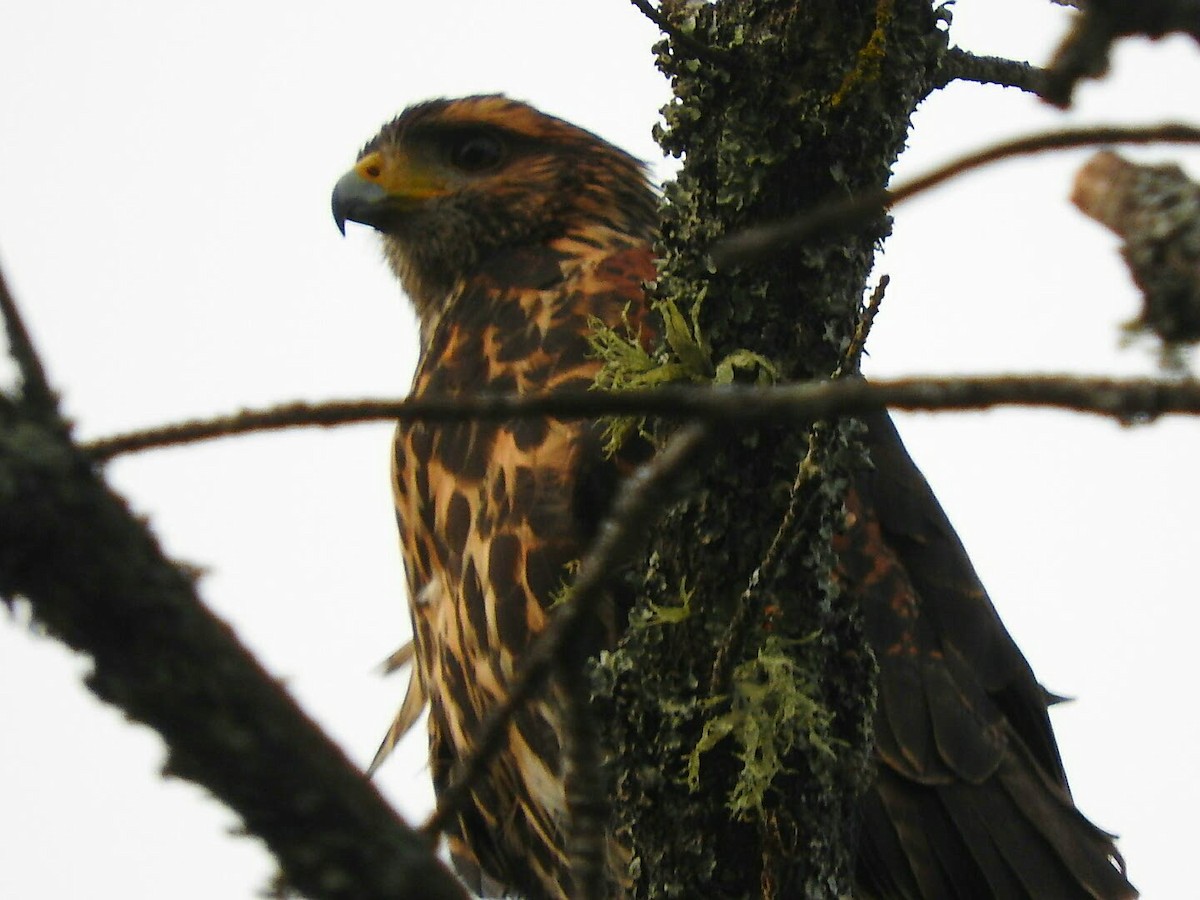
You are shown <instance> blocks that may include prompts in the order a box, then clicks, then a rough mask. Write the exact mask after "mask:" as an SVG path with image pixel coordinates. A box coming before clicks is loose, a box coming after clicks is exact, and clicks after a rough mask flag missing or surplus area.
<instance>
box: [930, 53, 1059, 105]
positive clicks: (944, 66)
mask: <svg viewBox="0 0 1200 900" xmlns="http://www.w3.org/2000/svg"><path fill="white" fill-rule="evenodd" d="M952 81H975V82H978V83H979V84H999V85H1002V86H1004V87H1015V88H1020V89H1021V90H1023V91H1028V92H1029V93H1031V94H1041V93H1042V89H1043V88H1044V87H1045V84H1046V72H1045V70H1044V69H1040V68H1038V67H1037V66H1034V65H1031V64H1029V63H1027V62H1021V61H1020V60H1016V59H1007V58H1006V57H1003V56H977V55H975V54H974V53H970V52H969V51H967V50H963V49H961V48H959V47H951V48H950V49H949V50H947V51H946V55H945V56H943V57H942V61H941V64H940V65H939V66H938V68H937V72H936V73H934V81H933V85H932V86H933V87H935V88H943V87H945V86H946V85H948V84H949V83H950V82H952Z"/></svg>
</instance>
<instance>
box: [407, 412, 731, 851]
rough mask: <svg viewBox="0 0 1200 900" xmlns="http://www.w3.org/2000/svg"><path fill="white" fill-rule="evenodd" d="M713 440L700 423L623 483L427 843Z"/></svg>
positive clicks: (430, 825)
mask: <svg viewBox="0 0 1200 900" xmlns="http://www.w3.org/2000/svg"><path fill="white" fill-rule="evenodd" d="M707 433H708V428H707V427H706V426H704V425H701V424H699V423H691V424H689V425H685V426H684V427H683V428H682V429H680V430H679V431H678V432H676V433H675V434H674V435H673V436H672V437H671V439H670V440H669V441H667V444H666V446H665V447H663V449H662V450H660V451H659V452H658V453H657V454H655V456H654V457H653V458H652V459H651V460H650V461H649V462H647V463H645V464H643V465H641V466H639V467H638V468H637V470H635V471H634V473H633V474H632V475H630V476H629V477H628V478H626V479H625V481H623V482H622V483H621V487H620V489H619V490H618V491H617V496H616V498H615V499H614V501H613V505H612V510H611V511H610V512H609V514H608V516H607V517H606V518H605V520H604V521H603V522H601V523H600V527H599V528H598V529H597V532H596V538H595V540H594V541H593V542H592V544H591V546H590V547H588V549H587V552H586V553H585V554H584V556H583V558H582V559H580V561H579V569H578V571H577V572H576V575H575V581H574V583H573V584H572V585H571V590H570V592H569V594H568V595H567V598H566V599H565V600H564V602H563V603H561V604H559V606H558V607H557V612H556V613H555V615H554V616H553V617H552V618H551V620H550V624H549V626H548V627H547V628H546V630H545V631H543V632H542V633H541V635H539V636H538V638H537V640H536V641H535V642H534V644H533V646H532V647H530V649H529V652H528V653H526V654H525V657H524V658H523V660H522V662H521V668H520V670H519V671H518V672H517V673H516V676H515V677H514V678H513V681H512V684H511V685H510V687H509V693H508V695H507V696H506V697H505V698H504V702H503V703H501V704H500V705H499V706H497V707H495V708H494V709H493V710H492V712H491V713H490V714H489V715H488V717H487V719H486V720H485V721H484V722H483V725H482V726H481V727H480V730H479V734H478V736H477V737H476V740H475V742H474V747H475V751H474V753H472V754H471V756H470V757H468V758H467V759H466V760H463V761H462V762H461V763H460V764H459V765H458V766H457V767H456V771H455V773H454V774H453V775H452V777H451V782H450V786H449V787H448V788H447V789H446V790H445V791H443V792H442V794H441V796H439V797H438V806H437V809H436V810H434V813H433V815H432V816H430V818H429V821H428V822H426V823H425V826H424V829H423V830H424V831H425V833H426V834H427V835H431V836H432V835H436V834H438V833H439V832H441V831H442V830H444V829H445V828H446V825H447V822H448V821H449V820H450V818H451V817H452V816H453V815H454V813H455V812H456V811H457V810H458V809H459V808H460V807H461V806H462V804H463V802H464V801H465V800H466V798H467V796H468V794H469V793H470V790H471V788H472V786H474V785H475V784H476V783H477V781H478V780H479V778H481V777H482V776H483V774H484V773H485V772H486V770H487V767H488V764H489V763H490V762H491V761H492V759H494V758H495V756H496V754H497V753H498V752H499V751H500V749H501V747H502V745H503V743H504V735H505V732H506V731H507V727H508V722H509V720H510V719H511V718H512V716H513V714H514V713H515V712H516V711H517V710H518V709H520V708H521V706H522V705H524V704H525V703H528V702H529V701H530V700H531V699H532V698H533V697H534V696H535V695H536V694H537V692H538V691H539V690H541V689H542V688H543V687H544V686H545V684H546V680H547V679H548V678H549V677H550V674H551V673H552V672H553V671H554V668H555V666H556V665H557V664H558V662H559V660H561V659H562V656H563V653H564V651H565V650H567V649H569V648H570V646H571V639H572V638H573V637H574V636H575V635H576V634H578V630H579V628H580V627H581V625H582V623H583V621H584V620H585V617H586V616H588V615H589V614H590V613H592V612H593V611H594V610H595V608H596V603H597V600H598V598H599V597H600V595H601V593H602V592H603V591H604V589H605V588H606V587H607V586H608V585H609V584H610V579H611V578H612V575H613V573H614V572H615V571H617V569H618V568H619V566H620V564H621V563H622V562H623V561H624V559H625V557H626V556H628V554H629V553H630V552H631V550H632V548H633V546H634V544H635V543H636V541H637V539H638V538H639V537H640V535H641V533H642V529H643V528H645V527H647V524H648V523H649V522H650V521H651V520H652V519H653V517H654V514H655V513H656V512H657V511H658V509H659V508H660V507H661V506H662V505H663V504H664V503H665V502H666V498H667V496H668V488H669V487H670V485H671V483H672V481H673V480H674V479H675V478H676V477H677V476H678V475H679V473H680V472H681V471H682V469H683V467H684V466H685V465H687V464H688V463H689V462H690V461H691V460H692V459H693V458H694V457H695V454H696V451H697V450H698V449H699V448H700V447H701V446H702V444H703V443H704V439H705V437H706V436H707Z"/></svg>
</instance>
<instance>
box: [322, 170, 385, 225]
mask: <svg viewBox="0 0 1200 900" xmlns="http://www.w3.org/2000/svg"><path fill="white" fill-rule="evenodd" d="M387 199H388V194H387V191H385V190H384V189H383V188H381V187H380V186H379V185H378V184H375V183H374V182H371V181H368V180H367V179H365V178H363V177H362V176H361V175H360V174H359V173H358V170H357V169H351V170H350V171H349V172H347V173H346V174H345V175H343V176H342V177H341V178H339V179H338V183H337V184H336V185H334V187H333V201H332V205H333V221H334V222H335V223H337V227H338V231H340V232H341V233H342V235H343V236H344V235H345V234H346V222H361V223H362V224H364V225H372V226H376V227H378V225H377V221H378V220H379V218H380V217H379V212H380V211H381V210H382V209H384V208H385V207H386V206H387V205H388V204H387Z"/></svg>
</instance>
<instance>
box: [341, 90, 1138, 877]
mask: <svg viewBox="0 0 1200 900" xmlns="http://www.w3.org/2000/svg"><path fill="white" fill-rule="evenodd" d="M655 209H656V198H655V195H654V193H653V191H652V189H651V187H650V186H649V184H648V182H647V179H646V176H645V174H644V171H643V169H642V166H641V165H640V164H639V163H638V162H637V161H636V160H634V159H633V158H632V157H630V156H628V155H627V154H625V153H623V152H622V151H620V150H618V149H617V148H615V147H613V146H611V145H610V144H607V143H605V142H604V141H602V140H601V139H600V138H598V137H596V136H595V135H593V134H591V133H589V132H587V131H584V130H582V129H580V128H577V127H575V126H573V125H570V124H568V123H567V122H564V121H561V120H559V119H556V118H553V117H551V116H548V115H545V114H543V113H541V112H538V111H537V110H535V109H533V108H531V107H530V106H527V105H525V104H522V103H518V102H515V101H512V100H509V99H506V98H504V97H501V96H479V97H467V98H464V99H459V100H435V101H432V102H428V103H423V104H420V105H417V106H413V107H411V108H409V109H407V110H405V111H404V112H403V113H402V114H401V115H400V116H399V117H398V118H396V119H394V120H393V121H391V122H389V123H388V124H387V125H385V126H384V127H383V129H382V130H381V131H380V132H379V134H378V135H377V136H376V137H374V138H373V139H371V141H369V142H368V143H367V145H366V146H365V147H364V148H363V150H362V152H361V153H360V154H359V158H358V162H357V164H356V165H355V166H354V168H353V169H352V170H351V171H350V172H349V173H347V174H346V175H345V176H344V177H343V178H342V179H341V180H340V181H339V182H338V184H337V187H336V188H335V190H334V194H333V211H334V216H335V218H336V220H337V222H338V225H339V227H343V226H344V223H345V222H346V221H354V222H361V223H364V224H366V225H369V226H371V227H373V228H375V229H376V230H377V231H379V232H380V233H381V235H382V236H383V245H384V249H385V254H386V257H387V259H388V261H389V263H390V264H391V267H392V269H393V270H394V271H395V273H396V275H397V277H398V278H399V280H400V283H401V286H402V287H403V289H404V291H405V293H406V294H407V295H408V296H409V297H410V298H411V299H412V301H413V303H414V305H415V306H416V310H417V313H418V315H419V317H420V330H421V357H420V363H419V365H418V369H417V373H416V377H415V382H414V387H413V394H414V396H421V395H434V394H438V395H455V394H460V395H461V394H468V393H472V394H473V393H478V392H483V391H495V392H521V393H533V392H545V391H553V390H556V389H566V388H586V387H589V386H590V385H591V384H592V382H593V378H594V376H595V374H596V371H597V368H598V365H599V364H598V362H597V361H596V360H594V359H592V358H591V357H590V356H589V352H588V342H587V336H588V333H589V330H590V329H591V328H592V327H593V326H594V322H595V321H596V320H599V321H601V322H604V323H607V324H608V325H611V326H613V327H616V326H618V325H619V324H620V323H621V322H622V317H623V316H626V317H629V318H630V319H632V320H633V321H634V322H638V321H642V319H643V317H646V316H647V309H646V302H645V299H644V296H643V282H644V281H646V280H649V279H651V278H653V277H654V265H653V262H652V257H651V241H652V239H653V237H654V234H655V230H656V212H655ZM646 321H647V322H649V320H648V318H647V319H646ZM867 425H868V431H869V437H868V441H867V443H868V446H869V448H870V451H871V454H872V458H873V462H874V468H873V470H872V471H870V472H869V473H863V475H862V476H861V478H860V479H859V480H858V482H857V483H856V484H855V485H854V486H853V487H852V489H851V491H850V495H849V498H848V500H847V516H846V519H847V522H848V523H849V524H848V526H847V531H846V532H845V533H844V534H843V535H841V536H840V537H839V539H838V544H837V550H838V553H839V559H840V566H839V577H840V578H841V580H842V581H843V583H844V585H845V588H846V590H848V591H850V592H852V593H853V594H854V595H855V596H856V597H857V598H858V600H859V601H860V602H861V604H862V608H863V611H864V618H865V620H866V625H867V630H868V634H869V637H870V640H871V642H872V646H873V647H874V650H875V652H876V654H877V656H878V659H879V666H880V690H879V707H878V713H877V723H876V760H877V770H878V774H877V778H876V781H875V786H874V788H873V790H872V791H871V792H870V793H869V795H868V796H867V797H866V798H865V799H864V801H863V805H862V810H861V817H862V821H861V829H860V839H859V848H858V856H857V859H858V864H857V870H856V881H857V885H856V887H857V892H858V893H857V895H858V896H860V897H878V898H960V900H980V898H989V897H990V898H1039V900H1045V898H1124V897H1133V896H1136V892H1135V891H1134V890H1133V888H1132V887H1131V886H1130V885H1129V883H1128V882H1127V881H1126V880H1125V877H1124V874H1123V872H1122V871H1121V869H1119V868H1118V864H1119V857H1118V855H1117V852H1116V849H1115V847H1114V845H1113V842H1112V838H1111V836H1110V835H1107V834H1105V833H1104V832H1102V831H1100V830H1099V829H1097V828H1096V827H1095V826H1093V825H1092V824H1091V823H1090V822H1088V821H1087V820H1086V819H1085V818H1084V817H1083V816H1082V815H1081V814H1080V813H1079V812H1078V811H1077V810H1076V808H1075V806H1074V803H1073V801H1072V799H1071V796H1070V794H1069V792H1068V790H1067V782H1066V776H1065V774H1064V772H1063V767H1062V763H1061V761H1060V759H1059V754H1058V749H1057V746H1056V744H1055V740H1054V735H1053V733H1052V731H1051V728H1050V722H1049V718H1048V716H1047V706H1048V703H1049V702H1050V699H1051V698H1050V696H1049V695H1048V694H1047V693H1046V692H1045V691H1044V690H1043V689H1042V687H1041V686H1040V685H1039V684H1038V682H1037V680H1036V679H1035V678H1034V675H1033V673H1032V671H1031V670H1030V668H1029V665H1028V664H1027V663H1026V661H1025V659H1024V657H1023V656H1022V655H1021V653H1020V651H1019V650H1018V649H1017V647H1016V645H1015V644H1014V643H1013V641H1012V639H1011V638H1010V637H1009V635H1008V632H1007V631H1006V630H1005V629H1004V626H1003V625H1002V624H1001V622H1000V620H999V618H998V616H997V615H996V612H995V610H994V609H993V607H992V604H991V602H990V601H989V599H988V597H987V594H986V593H985V592H984V589H983V587H982V585H980V583H979V580H978V578H977V576H976V575H975V572H974V570H973V569H972V567H971V564H970V561H969V560H968V559H967V556H966V553H965V551H964V550H963V547H962V545H961V544H960V543H959V541H958V539H957V537H956V536H955V534H954V531H953V529H952V528H951V526H950V524H949V522H948V521H947V520H946V518H945V516H944V514H943V513H942V511H941V508H940V507H939V505H938V503H937V500H936V499H935V498H934V496H933V494H932V492H931V491H930V489H929V487H928V485H927V484H926V482H925V480H924V478H923V477H922V476H921V474H920V472H919V471H918V470H917V469H916V467H915V466H914V465H913V463H912V461H911V460H910V459H909V457H908V455H907V454H906V452H905V451H904V448H903V446H902V444H901V443H900V439H899V437H898V436H897V434H896V432H895V430H894V429H893V427H892V425H891V422H890V420H889V419H888V417H887V416H886V415H882V414H881V415H876V416H873V417H870V418H869V419H868V421H867ZM597 434H598V432H597V426H596V425H595V424H594V423H586V422H575V421H571V422H564V421H559V420H557V419H552V418H551V419H522V420H514V421H509V422H502V423H494V422H492V423H485V422H462V423H453V424H436V423H401V425H400V426H399V427H398V429H397V432H396V438H395V446H394V453H393V488H394V492H395V503H396V517H397V521H398V523H399V527H400V535H401V546H402V549H403V554H404V561H405V566H406V569H407V573H408V582H409V585H408V586H409V596H410V608H411V613H412V619H413V626H414V644H415V658H416V665H415V672H414V679H413V682H412V684H411V686H410V689H409V695H408V697H407V698H406V699H405V702H404V705H403V707H402V709H401V712H400V715H399V716H398V717H397V720H396V723H395V724H394V725H393V729H392V732H391V734H390V735H389V737H388V739H387V740H386V741H385V743H384V748H382V749H383V750H384V751H385V752H386V750H387V749H389V748H390V746H391V745H392V744H393V743H394V742H395V739H396V737H397V736H398V735H399V734H400V733H401V732H402V731H403V730H405V729H406V728H407V727H408V726H409V725H410V724H411V723H412V721H413V720H414V719H415V718H416V715H417V713H418V712H419V711H420V709H421V708H422V707H423V705H424V704H425V703H428V704H429V707H430V715H429V741H430V762H431V768H432V772H433V780H434V787H435V789H436V790H437V791H439V792H440V791H442V790H444V789H445V787H446V785H447V780H448V778H449V774H450V772H451V769H452V767H453V766H454V764H455V762H456V761H458V760H461V759H463V758H464V757H466V756H468V755H469V754H470V753H471V750H472V745H473V740H474V737H475V734H476V731H477V728H478V726H479V724H480V721H481V720H482V718H483V716H484V715H485V714H486V713H487V712H488V710H489V709H491V708H492V707H494V706H495V705H496V704H497V703H498V702H499V701H500V700H501V699H502V698H503V697H504V696H505V694H506V690H507V685H508V684H509V683H510V682H511V679H512V678H513V674H514V672H515V671H516V670H517V669H518V667H519V666H520V663H521V657H522V653H523V652H524V651H525V650H526V649H527V648H528V647H529V645H530V642H531V640H532V639H533V638H534V637H535V636H536V635H537V634H538V633H539V632H540V631H541V630H542V629H543V628H544V627H545V624H546V621H547V616H548V611H549V606H550V604H551V603H552V602H553V599H554V597H555V596H556V594H557V592H558V591H559V589H560V587H561V585H562V584H563V583H564V580H565V579H566V578H567V569H568V565H569V563H570V562H571V561H572V560H574V559H576V558H577V557H578V556H579V555H580V554H581V552H582V551H583V549H584V548H585V546H586V543H587V541H588V539H589V538H590V536H591V533H592V531H593V530H594V528H595V526H596V523H597V519H598V517H599V515H600V513H601V512H602V511H603V509H604V504H603V498H602V497H598V496H597V490H596V488H595V485H597V484H608V485H609V486H611V485H612V484H613V483H614V480H613V479H615V473H613V472H612V471H611V470H612V469H613V468H614V467H619V465H620V460H617V461H606V460H605V459H604V458H603V455H602V453H601V452H600V448H599V443H598V438H597ZM597 473H599V474H600V475H601V476H604V477H600V478H597ZM606 473H607V474H606ZM606 478H607V479H608V480H607V481H606V480H605V479H606ZM565 702H566V700H565V695H564V694H563V693H562V692H561V690H559V689H557V688H556V687H554V686H553V685H552V687H551V689H550V690H549V691H548V692H547V693H546V694H545V695H544V696H543V697H542V698H541V699H539V700H538V701H536V702H534V703H531V704H528V705H527V706H526V707H524V708H523V709H522V710H521V711H520V712H519V713H518V714H517V716H516V718H515V720H514V721H513V722H512V724H511V726H510V727H509V729H508V731H507V733H506V737H505V741H506V743H505V746H504V748H503V750H502V752H501V753H500V754H499V756H498V758H497V759H496V761H495V762H494V763H493V764H492V766H491V768H490V770H489V773H488V776H487V777H486V778H485V779H484V780H483V781H482V783H481V784H480V785H479V786H477V787H476V788H475V789H474V791H473V793H472V795H471V797H470V799H469V801H468V802H467V803H466V804H465V805H464V806H463V807H462V808H461V809H460V810H459V812H458V814H457V816H456V819H455V821H454V822H453V823H452V825H451V828H450V831H449V833H448V841H449V845H450V849H451V853H452V856H453V858H454V860H455V863H456V865H457V866H458V868H459V871H460V873H461V874H463V876H464V878H465V879H466V880H467V882H468V884H470V885H471V886H472V887H473V888H475V889H476V890H481V889H488V888H489V887H490V888H491V889H493V890H501V891H507V892H510V893H512V894H515V895H517V896H523V897H527V898H531V900H540V898H565V897H569V896H571V885H570V871H569V867H568V863H567V851H566V849H565V847H564V843H565V837H564V835H565V833H566V828H565V825H564V823H565V816H566V801H565V796H564V775H563V759H562V754H561V750H560V748H561V747H562V746H563V743H564V735H563V727H564V725H563V718H564V716H563V703H565Z"/></svg>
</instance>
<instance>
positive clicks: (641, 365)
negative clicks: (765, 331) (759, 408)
mask: <svg viewBox="0 0 1200 900" xmlns="http://www.w3.org/2000/svg"><path fill="white" fill-rule="evenodd" d="M703 303H704V293H703V291H701V292H700V293H699V294H698V295H697V296H696V298H695V299H694V300H693V302H692V304H691V306H690V308H689V309H688V313H687V315H684V313H683V311H682V310H680V308H679V306H678V305H677V304H676V303H675V301H674V300H672V299H670V298H660V299H657V300H655V301H654V302H653V303H652V304H651V309H653V310H654V311H655V312H657V313H658V314H659V316H660V317H661V319H662V337H663V341H662V343H661V345H660V346H659V347H658V349H656V350H655V351H654V352H653V353H651V352H650V351H648V350H647V349H646V346H645V344H646V341H645V340H644V337H643V334H642V330H641V328H640V327H637V326H635V325H633V323H632V322H630V320H629V310H628V308H626V310H625V312H624V313H623V314H622V317H621V319H622V321H621V325H620V326H618V327H615V328H614V327H612V326H610V325H608V324H606V323H604V322H603V321H601V320H600V319H598V318H594V317H593V318H591V319H589V321H588V327H589V329H590V331H589V334H588V347H589V349H590V351H591V355H592V357H593V358H594V359H598V360H599V361H600V370H599V371H598V372H597V373H596V377H595V380H594V382H593V387H594V388H596V389H598V390H607V391H636V390H647V389H649V388H655V387H658V386H659V385H663V384H670V383H672V382H684V381H687V382H692V383H694V384H733V383H734V382H735V381H743V382H746V383H752V384H773V383H774V382H776V381H778V380H779V377H780V375H779V368H778V367H777V366H776V365H775V364H774V363H772V362H771V361H770V360H769V359H767V358H766V357H765V356H763V355H762V354H761V353H756V352H754V351H753V350H748V349H745V348H742V349H737V350H734V351H732V352H731V353H728V354H726V355H725V356H724V357H722V358H721V360H720V361H719V362H717V363H716V364H714V363H713V354H712V347H711V346H710V345H709V343H708V341H707V340H706V339H705V336H704V332H703V331H702V330H701V328H700V312H701V308H702V306H703ZM634 434H639V435H641V436H642V437H645V438H647V439H649V440H651V441H653V436H652V434H651V432H650V429H649V428H648V427H647V425H646V418H645V417H644V416H640V417H639V416H610V417H608V418H607V419H606V420H605V427H604V432H603V436H602V440H603V447H604V452H605V454H606V455H607V456H612V455H613V454H614V453H616V452H617V451H618V450H620V448H621V446H622V445H623V444H624V443H625V441H626V440H627V439H628V438H629V437H631V436H632V435H634Z"/></svg>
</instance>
